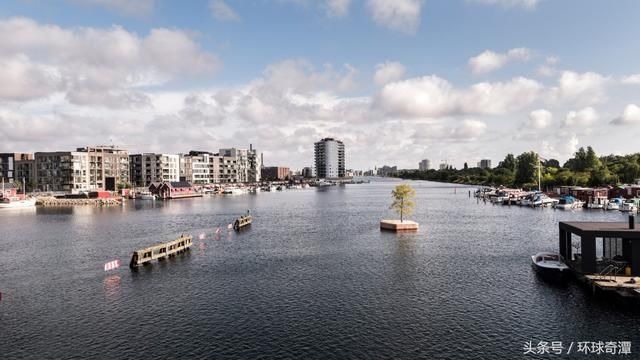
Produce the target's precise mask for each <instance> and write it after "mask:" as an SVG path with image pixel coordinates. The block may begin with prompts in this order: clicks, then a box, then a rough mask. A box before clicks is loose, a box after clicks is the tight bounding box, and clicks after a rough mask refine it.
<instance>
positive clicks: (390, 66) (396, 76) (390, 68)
mask: <svg viewBox="0 0 640 360" xmlns="http://www.w3.org/2000/svg"><path fill="white" fill-rule="evenodd" d="M405 71H406V69H405V67H404V65H402V64H401V63H399V62H395V61H386V62H384V63H382V64H377V65H376V72H375V75H374V76H373V80H374V81H375V83H376V84H377V85H380V86H382V85H385V84H388V83H390V82H393V81H398V80H400V79H402V77H403V76H404V73H405Z"/></svg>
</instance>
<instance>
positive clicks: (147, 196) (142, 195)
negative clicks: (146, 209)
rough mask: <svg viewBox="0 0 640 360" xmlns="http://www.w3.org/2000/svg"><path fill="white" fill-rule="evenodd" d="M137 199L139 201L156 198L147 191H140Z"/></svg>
mask: <svg viewBox="0 0 640 360" xmlns="http://www.w3.org/2000/svg"><path fill="white" fill-rule="evenodd" d="M138 199H140V200H155V199H156V196H155V195H154V194H152V193H151V192H149V191H141V192H140V194H139V195H138Z"/></svg>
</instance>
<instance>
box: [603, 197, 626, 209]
mask: <svg viewBox="0 0 640 360" xmlns="http://www.w3.org/2000/svg"><path fill="white" fill-rule="evenodd" d="M623 202H624V199H623V198H613V199H611V200H609V202H608V203H607V207H606V209H607V210H620V208H621V207H622V203H623Z"/></svg>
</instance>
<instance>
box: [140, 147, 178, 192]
mask: <svg viewBox="0 0 640 360" xmlns="http://www.w3.org/2000/svg"><path fill="white" fill-rule="evenodd" d="M129 166H130V171H129V173H130V176H131V182H132V183H133V184H134V185H135V186H149V185H150V184H151V183H153V182H162V181H180V155H175V154H152V153H143V154H135V155H130V156H129Z"/></svg>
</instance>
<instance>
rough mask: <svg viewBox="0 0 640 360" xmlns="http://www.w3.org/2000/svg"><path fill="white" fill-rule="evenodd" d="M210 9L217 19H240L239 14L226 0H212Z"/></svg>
mask: <svg viewBox="0 0 640 360" xmlns="http://www.w3.org/2000/svg"><path fill="white" fill-rule="evenodd" d="M209 10H211V15H213V17H214V18H215V19H216V20H220V21H235V20H238V19H240V17H239V16H238V14H237V13H236V12H235V11H234V10H233V9H232V8H231V7H230V6H229V5H227V3H225V2H224V0H210V1H209Z"/></svg>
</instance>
